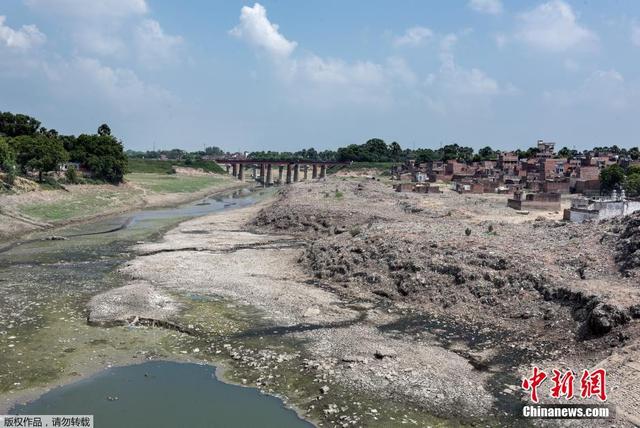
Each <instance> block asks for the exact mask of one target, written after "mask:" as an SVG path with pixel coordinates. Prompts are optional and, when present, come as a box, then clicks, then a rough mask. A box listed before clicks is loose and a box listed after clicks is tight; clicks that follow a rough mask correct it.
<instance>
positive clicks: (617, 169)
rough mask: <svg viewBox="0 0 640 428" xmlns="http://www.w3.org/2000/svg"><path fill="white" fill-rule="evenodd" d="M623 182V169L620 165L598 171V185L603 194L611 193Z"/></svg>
mask: <svg viewBox="0 0 640 428" xmlns="http://www.w3.org/2000/svg"><path fill="white" fill-rule="evenodd" d="M623 182H624V169H622V167H621V166H620V165H609V166H608V167H606V168H603V169H602V170H601V171H600V185H601V187H602V190H603V191H605V192H611V191H612V190H613V189H615V188H617V187H619V186H620V185H622V183H623Z"/></svg>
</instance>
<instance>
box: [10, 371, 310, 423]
mask: <svg viewBox="0 0 640 428" xmlns="http://www.w3.org/2000/svg"><path fill="white" fill-rule="evenodd" d="M11 412H12V414H62V415H64V414H92V415H94V424H95V426H96V427H97V428H101V427H123V428H124V427H137V428H144V427H149V428H152V427H153V428H163V427H193V428H196V427H203V428H204V427H258V426H259V427H282V428H287V427H311V425H310V424H308V423H307V422H304V421H302V420H301V419H300V418H298V416H297V415H296V414H295V412H293V411H292V410H288V409H285V408H284V407H283V406H282V403H281V402H280V401H279V400H278V399H276V398H274V397H269V396H265V395H262V394H260V393H259V392H258V391H256V390H255V389H251V388H243V387H240V386H235V385H228V384H225V383H223V382H220V381H219V380H217V379H216V377H215V372H214V368H213V367H211V366H205V365H197V364H184V363H182V364H181V363H173V362H166V361H155V362H149V363H144V364H138V365H133V366H126V367H117V368H111V369H108V370H106V371H104V372H102V373H100V374H98V375H96V376H93V377H91V378H89V379H85V380H82V381H80V382H77V383H74V384H71V385H67V386H63V387H60V388H56V389H54V390H52V391H50V392H48V393H46V394H44V395H43V396H42V397H40V398H39V399H38V400H36V401H34V402H32V403H29V404H27V405H19V406H16V407H14V408H13V409H11Z"/></svg>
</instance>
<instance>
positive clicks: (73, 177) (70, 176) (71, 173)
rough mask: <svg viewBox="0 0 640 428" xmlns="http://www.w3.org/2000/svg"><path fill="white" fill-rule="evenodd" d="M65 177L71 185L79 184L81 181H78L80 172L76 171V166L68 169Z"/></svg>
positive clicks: (70, 166)
mask: <svg viewBox="0 0 640 428" xmlns="http://www.w3.org/2000/svg"><path fill="white" fill-rule="evenodd" d="M64 176H65V178H66V179H67V181H68V182H69V183H72V184H78V181H79V179H78V170H77V169H76V167H75V166H73V165H69V166H68V167H67V170H66V171H65V173H64Z"/></svg>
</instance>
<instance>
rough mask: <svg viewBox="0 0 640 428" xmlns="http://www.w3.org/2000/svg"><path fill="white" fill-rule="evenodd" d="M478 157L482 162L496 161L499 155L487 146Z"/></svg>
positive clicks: (480, 151) (479, 152)
mask: <svg viewBox="0 0 640 428" xmlns="http://www.w3.org/2000/svg"><path fill="white" fill-rule="evenodd" d="M478 156H479V157H480V159H481V160H494V159H496V158H497V157H498V154H497V152H496V151H494V150H493V149H492V148H491V147H489V146H486V147H483V148H481V149H480V150H478Z"/></svg>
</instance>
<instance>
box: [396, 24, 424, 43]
mask: <svg viewBox="0 0 640 428" xmlns="http://www.w3.org/2000/svg"><path fill="white" fill-rule="evenodd" d="M432 37H433V32H432V31H431V30H430V29H428V28H426V27H411V28H407V29H406V30H405V32H404V34H403V35H402V36H398V37H396V38H395V39H394V40H393V44H394V45H395V46H419V45H421V44H423V43H424V42H426V41H428V40H429V39H431V38H432Z"/></svg>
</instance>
